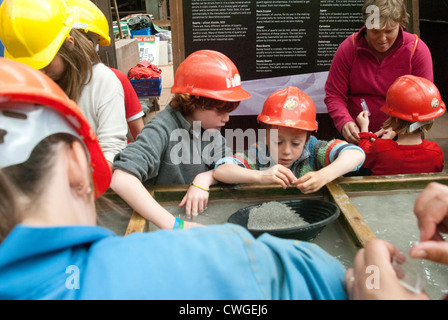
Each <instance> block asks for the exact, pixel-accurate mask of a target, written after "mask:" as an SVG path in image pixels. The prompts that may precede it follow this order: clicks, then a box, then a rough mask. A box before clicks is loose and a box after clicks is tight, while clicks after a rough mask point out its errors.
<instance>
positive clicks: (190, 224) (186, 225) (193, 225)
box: [184, 220, 204, 230]
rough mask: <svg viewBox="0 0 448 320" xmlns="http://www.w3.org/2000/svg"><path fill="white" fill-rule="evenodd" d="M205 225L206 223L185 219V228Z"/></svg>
mask: <svg viewBox="0 0 448 320" xmlns="http://www.w3.org/2000/svg"><path fill="white" fill-rule="evenodd" d="M203 226H204V225H202V224H199V223H196V222H191V221H186V220H184V230H186V229H190V228H192V227H203Z"/></svg>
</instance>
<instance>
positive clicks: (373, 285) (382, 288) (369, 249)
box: [345, 239, 429, 300]
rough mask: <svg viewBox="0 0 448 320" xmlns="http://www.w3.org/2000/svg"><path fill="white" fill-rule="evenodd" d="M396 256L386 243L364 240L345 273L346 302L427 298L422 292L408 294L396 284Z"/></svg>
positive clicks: (396, 253)
mask: <svg viewBox="0 0 448 320" xmlns="http://www.w3.org/2000/svg"><path fill="white" fill-rule="evenodd" d="M399 254H400V253H399V251H398V250H397V248H396V247H395V246H393V245H392V244H390V243H389V242H387V241H384V240H380V239H373V240H370V241H368V242H367V243H366V245H365V247H364V248H363V249H360V250H359V251H358V253H357V254H356V256H355V260H354V267H353V268H350V269H347V271H346V273H345V281H346V284H347V292H348V294H349V297H350V299H353V300H391V299H399V300H409V299H429V297H428V296H427V295H426V293H421V294H410V293H408V292H407V291H406V290H405V289H404V288H403V287H402V286H401V285H400V283H399V282H398V277H397V274H396V272H395V269H394V267H393V265H392V258H393V257H394V256H397V255H399Z"/></svg>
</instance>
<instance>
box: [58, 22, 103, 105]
mask: <svg viewBox="0 0 448 320" xmlns="http://www.w3.org/2000/svg"><path fill="white" fill-rule="evenodd" d="M70 35H71V36H72V37H73V39H74V43H73V44H71V43H69V42H67V41H65V42H64V43H63V44H62V46H61V48H60V49H59V51H58V53H57V54H58V55H60V57H61V58H62V59H63V60H64V64H65V72H64V75H63V76H62V77H61V79H60V80H58V81H57V83H58V85H59V86H60V87H61V88H62V90H64V92H65V93H66V94H67V96H68V97H69V98H70V99H72V100H75V101H77V100H78V98H79V96H80V94H81V91H82V88H83V87H84V86H85V85H86V84H87V83H89V81H90V78H91V76H92V65H93V63H100V62H101V60H100V58H99V56H98V53H97V52H96V50H95V48H94V47H93V46H92V43H91V42H90V40H89V39H88V38H87V37H86V36H85V34H84V33H83V32H81V31H79V30H77V29H72V30H71V31H70Z"/></svg>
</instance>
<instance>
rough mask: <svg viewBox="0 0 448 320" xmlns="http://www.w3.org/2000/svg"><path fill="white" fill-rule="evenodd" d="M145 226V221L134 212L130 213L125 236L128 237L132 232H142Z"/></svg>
mask: <svg viewBox="0 0 448 320" xmlns="http://www.w3.org/2000/svg"><path fill="white" fill-rule="evenodd" d="M145 226H146V219H145V218H143V217H142V216H141V215H140V214H139V213H137V212H136V211H134V212H133V213H132V216H131V219H130V220H129V224H128V227H127V229H126V233H125V236H127V235H130V234H131V233H133V232H143V231H144V230H145Z"/></svg>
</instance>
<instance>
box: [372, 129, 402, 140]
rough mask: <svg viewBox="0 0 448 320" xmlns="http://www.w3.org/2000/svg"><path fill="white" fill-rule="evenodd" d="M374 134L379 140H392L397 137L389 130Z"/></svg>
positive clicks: (381, 130)
mask: <svg viewBox="0 0 448 320" xmlns="http://www.w3.org/2000/svg"><path fill="white" fill-rule="evenodd" d="M375 134H376V136H377V137H378V138H381V139H393V138H394V137H395V136H396V135H397V133H396V132H395V131H394V130H392V129H391V128H387V129H380V130H379V131H377V132H375Z"/></svg>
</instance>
